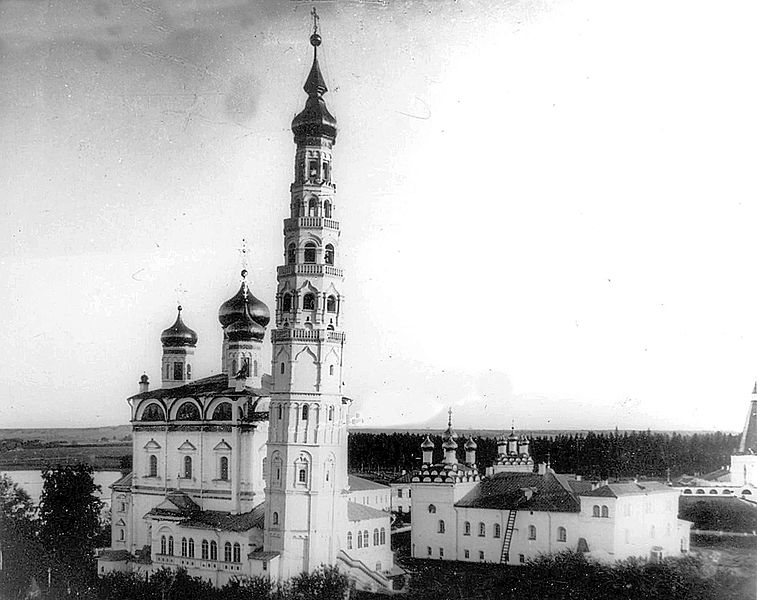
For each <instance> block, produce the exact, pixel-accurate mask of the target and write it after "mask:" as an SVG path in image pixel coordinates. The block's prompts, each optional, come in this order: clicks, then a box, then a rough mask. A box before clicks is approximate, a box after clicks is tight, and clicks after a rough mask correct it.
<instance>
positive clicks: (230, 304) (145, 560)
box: [98, 30, 402, 591]
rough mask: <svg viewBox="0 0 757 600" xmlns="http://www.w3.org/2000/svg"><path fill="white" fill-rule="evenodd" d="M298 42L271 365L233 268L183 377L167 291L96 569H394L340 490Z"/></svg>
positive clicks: (316, 188) (316, 72) (260, 307)
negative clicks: (297, 94)
mask: <svg viewBox="0 0 757 600" xmlns="http://www.w3.org/2000/svg"><path fill="white" fill-rule="evenodd" d="M310 42H311V44H312V46H313V49H314V56H313V65H312V68H311V70H310V74H309V76H308V78H307V81H306V83H305V86H304V89H305V92H306V93H307V100H306V103H305V108H304V110H303V111H302V112H300V113H299V114H298V115H297V116H296V117H295V118H294V121H293V122H292V131H293V132H294V141H295V144H296V151H295V160H294V164H295V173H296V175H295V180H294V182H293V183H292V185H291V200H290V209H291V216H290V217H289V218H287V219H285V220H284V240H283V255H284V264H283V265H282V266H280V267H278V268H277V281H278V288H277V294H276V302H275V314H274V320H275V328H273V329H272V331H271V342H272V344H273V360H272V371H271V374H265V373H263V366H262V359H261V355H262V346H263V340H264V337H265V333H266V327H267V326H268V324H269V321H270V318H271V315H270V312H269V309H268V307H267V306H266V305H265V304H264V303H263V302H261V301H260V300H258V299H257V298H256V297H255V296H254V295H253V293H252V290H251V289H250V286H249V284H248V282H247V280H246V272H245V271H242V282H241V286H240V288H239V291H238V292H237V293H236V294H235V295H234V296H233V297H232V298H230V299H229V300H228V301H227V302H225V303H224V304H223V305H222V306H221V307H220V310H219V313H218V319H219V322H220V323H219V324H220V327H221V328H222V329H223V346H222V348H221V357H220V358H221V373H220V374H217V375H212V376H210V377H203V378H200V379H195V376H196V372H195V369H194V360H193V359H194V351H195V348H196V346H197V343H198V339H197V335H196V334H195V332H194V331H192V330H191V329H190V328H189V327H188V326H187V325H185V323H184V322H183V320H182V315H181V307H179V314H178V315H177V317H176V322H175V323H174V324H173V325H172V326H171V327H169V328H168V329H166V330H165V331H164V332H163V334H162V335H161V343H162V345H163V358H162V365H161V378H162V382H161V386H160V388H159V389H155V390H153V389H150V385H149V382H148V378H147V376H146V375H144V376H143V377H142V380H141V382H140V390H139V394H137V395H135V396H132V397H130V398H129V399H128V402H129V406H130V408H131V423H132V437H133V472H132V473H130V474H129V475H127V476H126V477H124V478H123V479H121V480H120V481H118V482H116V483H115V484H114V485H113V486H112V489H113V494H112V503H111V506H112V524H113V525H112V527H113V534H112V547H111V548H110V549H108V550H104V551H101V552H100V555H99V557H98V570H99V571H100V573H106V572H108V571H113V570H120V571H139V572H151V571H154V570H157V569H160V568H163V567H168V568H172V569H173V568H180V567H183V568H185V569H186V570H187V571H188V572H189V574H190V575H194V576H200V577H202V578H204V579H207V580H209V581H211V582H212V583H214V584H215V585H218V586H221V585H223V584H225V583H227V582H228V581H230V580H231V579H232V578H234V577H242V576H255V575H264V576H268V577H271V578H273V579H287V578H289V577H292V576H294V575H297V574H299V573H301V572H303V571H313V570H314V569H316V568H317V567H319V566H320V565H338V566H339V567H340V569H341V570H342V571H344V572H346V573H347V574H348V575H349V577H350V578H351V579H352V580H354V581H355V582H356V584H357V585H358V587H360V588H362V589H371V590H375V591H391V590H392V588H393V584H394V581H393V578H395V577H396V576H397V575H400V574H401V573H402V571H401V570H399V569H398V568H397V567H395V565H394V561H393V555H392V552H391V550H390V514H389V513H388V512H386V511H383V510H379V509H377V508H374V507H371V506H368V505H366V504H365V503H363V502H360V501H356V500H360V494H361V493H362V492H364V490H365V487H366V486H370V485H371V484H370V482H365V481H364V480H361V481H358V480H357V479H356V478H351V477H348V475H347V421H348V416H347V412H348V408H349V404H350V400H349V399H348V398H346V397H344V396H343V394H342V368H343V350H344V344H345V333H344V326H343V315H344V296H343V293H342V283H343V273H342V269H341V268H340V266H339V263H340V260H339V259H340V248H339V234H340V223H339V221H338V212H339V211H338V205H337V202H336V185H335V183H334V180H333V178H332V150H333V146H334V144H335V141H336V133H337V129H336V119H335V118H334V117H333V116H332V115H331V114H330V113H329V111H328V109H327V107H326V104H325V102H324V99H323V95H324V93H325V92H326V91H327V89H326V84H325V82H324V79H323V77H322V75H321V71H320V68H319V65H318V58H317V51H318V46H319V45H320V44H321V37H320V36H319V35H318V33H317V30H316V32H315V33H314V34H313V35H312V36H311V38H310ZM356 484H359V485H356ZM352 487H355V488H356V489H355V490H353V489H351V488H352Z"/></svg>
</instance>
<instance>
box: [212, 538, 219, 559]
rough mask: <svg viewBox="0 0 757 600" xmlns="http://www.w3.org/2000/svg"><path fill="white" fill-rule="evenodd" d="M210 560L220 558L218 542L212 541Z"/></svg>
mask: <svg viewBox="0 0 757 600" xmlns="http://www.w3.org/2000/svg"><path fill="white" fill-rule="evenodd" d="M210 560H218V544H216V543H215V542H214V541H213V542H210Z"/></svg>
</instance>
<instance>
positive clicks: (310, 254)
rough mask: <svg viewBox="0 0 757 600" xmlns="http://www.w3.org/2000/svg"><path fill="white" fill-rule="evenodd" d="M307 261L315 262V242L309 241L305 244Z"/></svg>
mask: <svg viewBox="0 0 757 600" xmlns="http://www.w3.org/2000/svg"><path fill="white" fill-rule="evenodd" d="M305 262H306V263H314V262H315V244H314V243H313V242H308V243H307V244H305Z"/></svg>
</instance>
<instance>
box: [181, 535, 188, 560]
mask: <svg viewBox="0 0 757 600" xmlns="http://www.w3.org/2000/svg"><path fill="white" fill-rule="evenodd" d="M181 555H182V556H186V555H187V538H185V537H183V538H181Z"/></svg>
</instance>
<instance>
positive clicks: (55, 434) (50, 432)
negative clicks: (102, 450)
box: [0, 425, 131, 444]
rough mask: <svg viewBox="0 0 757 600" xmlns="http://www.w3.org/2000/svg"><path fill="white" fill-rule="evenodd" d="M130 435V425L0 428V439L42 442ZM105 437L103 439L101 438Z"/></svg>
mask: <svg viewBox="0 0 757 600" xmlns="http://www.w3.org/2000/svg"><path fill="white" fill-rule="evenodd" d="M130 435H131V425H114V426H112V427H71V428H69V427H60V428H57V427H56V428H48V429H45V428H39V429H0V440H8V439H18V440H40V441H42V442H67V443H70V442H76V443H78V444H81V443H88V442H105V441H109V442H114V441H118V440H122V439H123V438H124V437H128V436H130ZM103 438H105V439H103Z"/></svg>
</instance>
